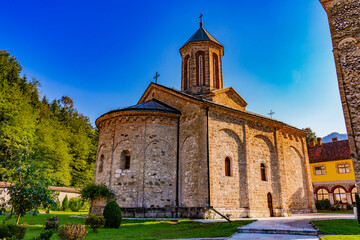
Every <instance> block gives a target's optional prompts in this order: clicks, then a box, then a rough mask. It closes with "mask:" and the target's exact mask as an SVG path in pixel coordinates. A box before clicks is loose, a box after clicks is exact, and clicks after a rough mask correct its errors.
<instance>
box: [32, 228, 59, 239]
mask: <svg viewBox="0 0 360 240" xmlns="http://www.w3.org/2000/svg"><path fill="white" fill-rule="evenodd" d="M54 233H55V232H54V231H53V230H48V231H45V232H42V233H40V236H39V237H34V238H33V239H32V240H50V239H51V237H52V235H54Z"/></svg>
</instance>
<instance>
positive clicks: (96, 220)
mask: <svg viewBox="0 0 360 240" xmlns="http://www.w3.org/2000/svg"><path fill="white" fill-rule="evenodd" d="M85 225H86V226H89V227H91V228H92V229H93V232H96V229H97V228H101V227H103V226H104V225H105V218H104V217H103V216H96V215H95V214H90V215H89V216H88V217H87V218H86V219H85Z"/></svg>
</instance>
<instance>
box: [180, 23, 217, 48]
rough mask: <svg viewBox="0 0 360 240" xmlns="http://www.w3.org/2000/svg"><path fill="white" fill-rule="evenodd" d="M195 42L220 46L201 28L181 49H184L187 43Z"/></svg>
mask: <svg viewBox="0 0 360 240" xmlns="http://www.w3.org/2000/svg"><path fill="white" fill-rule="evenodd" d="M197 41H211V42H214V43H216V44H219V45H221V43H219V42H218V40H216V39H215V38H214V37H213V36H211V34H210V33H209V32H208V31H206V30H205V29H204V28H203V27H200V28H199V29H198V30H197V31H196V32H195V33H194V34H193V35H192V36H191V37H190V38H189V40H187V41H186V43H185V44H184V45H183V46H182V47H181V48H183V47H185V46H186V45H187V44H188V43H189V42H197Z"/></svg>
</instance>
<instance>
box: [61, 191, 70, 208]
mask: <svg viewBox="0 0 360 240" xmlns="http://www.w3.org/2000/svg"><path fill="white" fill-rule="evenodd" d="M68 208H69V199H68V195H67V194H66V196H65V197H64V199H63V201H62V210H63V211H66V210H67V209H68Z"/></svg>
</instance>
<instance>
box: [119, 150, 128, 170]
mask: <svg viewBox="0 0 360 240" xmlns="http://www.w3.org/2000/svg"><path fill="white" fill-rule="evenodd" d="M120 169H130V152H129V151H128V150H124V151H123V152H122V153H121V160H120Z"/></svg>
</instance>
